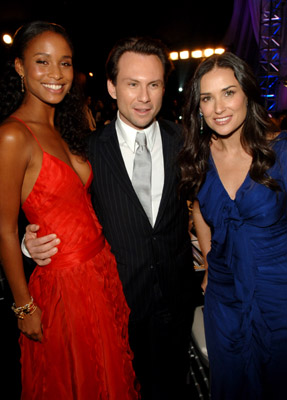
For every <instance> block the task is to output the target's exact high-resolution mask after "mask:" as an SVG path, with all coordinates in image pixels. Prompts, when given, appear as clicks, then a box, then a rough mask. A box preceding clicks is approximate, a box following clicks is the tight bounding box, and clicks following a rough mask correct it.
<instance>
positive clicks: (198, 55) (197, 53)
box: [191, 50, 202, 58]
mask: <svg viewBox="0 0 287 400" xmlns="http://www.w3.org/2000/svg"><path fill="white" fill-rule="evenodd" d="M191 57H192V58H201V57H202V51H201V50H194V51H192V52H191Z"/></svg>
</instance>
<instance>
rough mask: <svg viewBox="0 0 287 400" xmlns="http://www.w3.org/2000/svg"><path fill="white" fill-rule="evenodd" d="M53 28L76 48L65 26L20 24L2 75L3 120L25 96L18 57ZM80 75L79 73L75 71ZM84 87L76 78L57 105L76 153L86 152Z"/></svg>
mask: <svg viewBox="0 0 287 400" xmlns="http://www.w3.org/2000/svg"><path fill="white" fill-rule="evenodd" d="M47 31H49V32H54V33H57V34H59V35H61V36H62V37H63V38H64V39H65V40H66V41H67V43H68V45H69V46H70V48H71V50H72V53H73V52H74V49H73V45H72V42H71V40H70V38H69V36H68V34H67V32H66V30H65V29H64V28H63V27H62V26H60V25H58V24H54V23H51V22H45V21H34V22H30V23H27V24H25V25H23V26H22V27H20V28H19V29H18V30H17V31H16V33H15V35H14V38H13V45H12V46H11V49H10V54H9V57H8V60H7V63H6V69H5V71H4V73H3V76H2V77H1V79H0V122H3V121H4V120H5V119H6V118H7V117H9V116H10V115H11V114H12V113H13V112H15V111H16V110H17V109H18V108H19V107H20V105H21V104H22V101H23V99H24V93H22V91H21V79H20V77H19V75H18V73H17V72H16V70H15V59H16V58H19V59H21V60H24V53H25V49H26V48H27V46H28V45H29V43H30V41H31V40H32V39H34V38H35V37H36V36H38V35H40V34H42V33H44V32H47ZM75 75H76V76H77V73H75ZM83 101H84V98H83V93H82V88H81V87H80V85H79V84H78V80H77V79H76V78H75V79H74V82H73V85H72V87H71V89H70V92H69V94H68V95H66V96H65V98H64V100H63V101H62V102H61V103H60V104H57V105H56V107H55V125H56V127H57V129H58V130H59V132H60V134H61V136H62V137H63V139H64V140H65V141H66V142H67V144H68V146H69V148H70V150H71V152H72V153H74V154H78V155H81V156H85V154H86V149H85V140H84V137H85V136H86V134H87V131H88V129H87V127H88V125H87V121H86V118H85V114H84V111H83Z"/></svg>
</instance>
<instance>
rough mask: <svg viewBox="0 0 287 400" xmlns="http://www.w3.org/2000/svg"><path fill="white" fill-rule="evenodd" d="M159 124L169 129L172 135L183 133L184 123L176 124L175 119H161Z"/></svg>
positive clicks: (166, 129)
mask: <svg viewBox="0 0 287 400" xmlns="http://www.w3.org/2000/svg"><path fill="white" fill-rule="evenodd" d="M158 123H159V126H160V128H161V129H163V130H165V131H167V132H168V133H170V134H171V135H176V136H178V135H181V133H182V125H180V124H176V123H175V122H173V121H169V120H168V119H159V120H158Z"/></svg>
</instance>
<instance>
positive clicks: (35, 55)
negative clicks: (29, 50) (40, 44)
mask: <svg viewBox="0 0 287 400" xmlns="http://www.w3.org/2000/svg"><path fill="white" fill-rule="evenodd" d="M37 56H46V57H51V54H49V53H41V52H39V53H35V54H34V56H33V57H37ZM62 58H73V57H72V56H68V55H66V56H63V57H62Z"/></svg>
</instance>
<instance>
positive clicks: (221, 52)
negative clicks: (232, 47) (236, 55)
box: [214, 47, 225, 54]
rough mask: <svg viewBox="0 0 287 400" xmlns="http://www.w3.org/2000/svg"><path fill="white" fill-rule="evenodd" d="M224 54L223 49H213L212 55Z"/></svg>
mask: <svg viewBox="0 0 287 400" xmlns="http://www.w3.org/2000/svg"><path fill="white" fill-rule="evenodd" d="M224 52H225V49H223V48H221V47H219V48H218V49H215V50H214V53H215V54H223V53H224Z"/></svg>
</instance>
